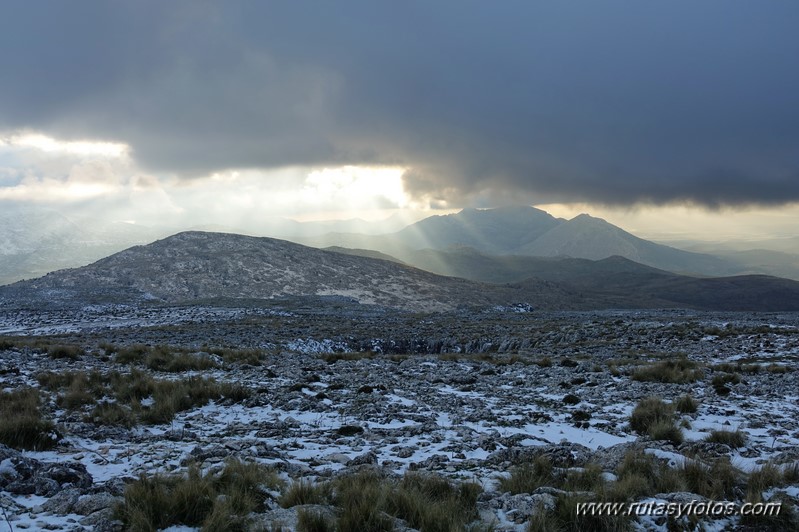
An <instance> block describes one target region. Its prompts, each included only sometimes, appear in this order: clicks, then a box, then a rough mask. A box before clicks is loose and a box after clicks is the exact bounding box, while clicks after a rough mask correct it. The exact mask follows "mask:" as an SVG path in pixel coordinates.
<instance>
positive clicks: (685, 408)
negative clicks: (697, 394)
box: [674, 394, 699, 414]
mask: <svg viewBox="0 0 799 532" xmlns="http://www.w3.org/2000/svg"><path fill="white" fill-rule="evenodd" d="M674 406H675V408H677V412H680V413H681V414H694V413H696V411H697V410H699V402H698V401H697V400H696V399H694V398H693V397H691V396H690V395H688V394H686V395H682V396H680V398H679V399H677V402H676V403H674Z"/></svg>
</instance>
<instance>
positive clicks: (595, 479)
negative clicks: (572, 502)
mask: <svg viewBox="0 0 799 532" xmlns="http://www.w3.org/2000/svg"><path fill="white" fill-rule="evenodd" d="M604 485H605V481H604V478H603V477H602V468H601V467H600V466H599V465H597V464H588V465H586V466H585V467H584V468H583V469H572V470H569V472H568V473H566V477H565V478H564V480H563V483H562V484H561V486H560V487H562V488H563V489H565V490H567V491H599V490H601V489H602V488H603V487H604Z"/></svg>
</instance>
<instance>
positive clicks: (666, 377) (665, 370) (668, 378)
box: [632, 354, 702, 384]
mask: <svg viewBox="0 0 799 532" xmlns="http://www.w3.org/2000/svg"><path fill="white" fill-rule="evenodd" d="M700 378H702V370H701V369H700V368H698V367H697V363H696V362H694V361H693V360H689V359H688V357H686V356H685V355H684V354H680V355H679V356H678V357H677V358H674V359H669V360H663V361H661V362H658V363H656V364H649V365H646V366H641V367H638V368H636V369H635V370H634V371H633V373H632V379H633V380H636V381H644V382H662V383H669V384H686V383H690V382H694V381H696V380H698V379H700Z"/></svg>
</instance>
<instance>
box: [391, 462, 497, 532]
mask: <svg viewBox="0 0 799 532" xmlns="http://www.w3.org/2000/svg"><path fill="white" fill-rule="evenodd" d="M481 491H482V489H481V488H480V486H478V485H477V484H474V483H471V482H467V483H462V484H459V485H455V484H452V483H450V482H449V481H448V480H447V479H445V478H443V477H439V476H435V475H428V474H422V473H408V474H406V475H405V476H404V477H403V479H402V481H401V482H400V483H399V485H398V486H397V487H396V488H395V489H394V491H393V493H392V494H391V497H390V499H389V504H388V510H389V513H391V514H392V515H395V516H396V517H399V518H400V519H404V520H405V521H407V522H408V523H409V524H410V525H411V526H412V527H414V528H418V529H420V530H433V531H435V530H440V531H448V530H463V529H464V527H465V525H466V524H467V523H469V522H470V521H472V520H473V519H475V518H476V517H477V510H476V504H477V497H478V495H480V492H481Z"/></svg>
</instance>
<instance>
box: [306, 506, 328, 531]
mask: <svg viewBox="0 0 799 532" xmlns="http://www.w3.org/2000/svg"><path fill="white" fill-rule="evenodd" d="M297 531H298V532H336V523H335V521H334V520H333V519H331V518H330V517H328V516H326V515H325V514H324V513H322V512H320V511H313V510H309V509H307V508H301V509H300V510H299V511H298V512H297Z"/></svg>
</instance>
